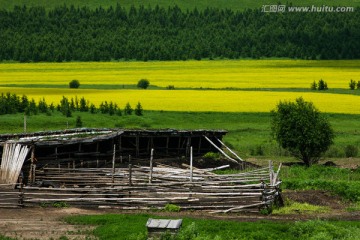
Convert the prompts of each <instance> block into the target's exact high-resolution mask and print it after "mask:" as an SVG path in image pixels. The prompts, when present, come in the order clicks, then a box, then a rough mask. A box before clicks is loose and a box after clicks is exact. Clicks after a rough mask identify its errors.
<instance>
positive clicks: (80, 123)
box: [75, 116, 83, 128]
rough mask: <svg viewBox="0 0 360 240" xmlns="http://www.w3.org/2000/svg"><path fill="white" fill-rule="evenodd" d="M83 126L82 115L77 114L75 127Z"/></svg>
mask: <svg viewBox="0 0 360 240" xmlns="http://www.w3.org/2000/svg"><path fill="white" fill-rule="evenodd" d="M82 126H83V122H82V120H81V117H80V116H77V118H76V122H75V127H77V128H81V127H82Z"/></svg>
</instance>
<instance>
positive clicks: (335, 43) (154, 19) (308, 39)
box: [0, 5, 360, 62]
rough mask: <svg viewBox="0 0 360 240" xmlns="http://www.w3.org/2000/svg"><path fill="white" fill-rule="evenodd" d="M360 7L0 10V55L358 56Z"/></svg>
mask: <svg viewBox="0 0 360 240" xmlns="http://www.w3.org/2000/svg"><path fill="white" fill-rule="evenodd" d="M359 20H360V8H356V9H355V11H354V12H349V13H289V12H285V13H263V12H261V10H260V9H259V10H246V11H242V12H240V11H236V12H234V11H232V10H222V9H210V8H208V9H205V10H203V11H199V10H197V9H194V10H191V11H183V10H181V9H180V8H179V7H169V8H162V7H155V8H149V7H137V8H136V7H131V8H130V9H128V10H126V9H125V8H123V7H121V6H119V5H118V6H116V7H110V8H108V9H104V8H101V7H99V8H97V9H94V10H92V9H90V8H87V7H82V8H75V7H73V6H70V7H67V6H65V5H64V6H62V7H57V8H55V9H53V10H50V11H45V8H42V7H33V8H27V7H26V6H22V7H15V8H14V9H13V10H11V11H8V10H1V11H0V39H1V40H0V41H1V47H0V60H1V61H7V60H15V61H20V62H29V61H32V62H39V61H48V62H62V61H109V60H142V61H147V60H186V59H198V60H200V59H202V58H209V59H214V58H230V59H236V58H261V57H288V58H301V59H358V58H360V21H359Z"/></svg>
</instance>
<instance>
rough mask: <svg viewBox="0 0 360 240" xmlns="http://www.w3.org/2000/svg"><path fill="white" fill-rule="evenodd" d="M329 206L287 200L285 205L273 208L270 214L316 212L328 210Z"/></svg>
mask: <svg viewBox="0 0 360 240" xmlns="http://www.w3.org/2000/svg"><path fill="white" fill-rule="evenodd" d="M329 211H330V208H329V207H323V206H316V205H312V204H309V203H299V202H293V201H288V202H287V203H285V206H284V207H282V208H279V209H274V210H273V212H272V214H275V215H279V214H316V213H326V212H329Z"/></svg>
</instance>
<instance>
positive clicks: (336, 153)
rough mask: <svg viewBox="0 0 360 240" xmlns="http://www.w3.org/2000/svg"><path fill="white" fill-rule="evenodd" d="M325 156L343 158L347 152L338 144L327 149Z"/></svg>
mask: <svg viewBox="0 0 360 240" xmlns="http://www.w3.org/2000/svg"><path fill="white" fill-rule="evenodd" d="M325 156H326V157H329V158H341V157H345V153H344V150H343V149H341V148H338V147H336V146H331V147H330V148H329V150H327V152H326V153H325Z"/></svg>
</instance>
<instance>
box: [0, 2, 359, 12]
mask: <svg viewBox="0 0 360 240" xmlns="http://www.w3.org/2000/svg"><path fill="white" fill-rule="evenodd" d="M278 2H279V1H275V0H258V1H254V0H218V1H216V0H209V1H207V0H199V1H191V0H185V1H182V0H171V1H170V0H150V1H142V0H122V1H119V0H90V1H86V0H72V1H68V0H32V1H27V0H13V1H7V0H1V1H0V9H1V8H4V9H12V8H13V7H14V6H15V5H27V6H29V7H30V6H44V7H45V8H46V9H51V8H54V7H56V6H62V5H64V4H66V5H68V6H70V5H74V6H80V7H81V6H88V7H90V8H97V7H99V6H102V7H103V8H107V7H110V6H116V4H117V3H119V4H120V5H121V6H125V7H127V8H130V7H131V6H132V5H134V6H140V5H144V6H151V7H155V6H156V5H159V6H163V7H168V6H175V5H177V6H179V7H180V8H182V9H184V10H186V9H190V10H192V9H194V8H195V7H196V8H197V9H199V10H202V9H205V8H207V7H212V8H222V9H232V10H244V9H247V8H248V9H249V8H261V7H262V5H264V4H278ZM284 3H286V2H284ZM292 3H293V5H294V6H312V5H316V6H322V5H330V6H360V2H359V1H356V0H335V1H331V2H329V1H324V0H297V1H293V2H292Z"/></svg>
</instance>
